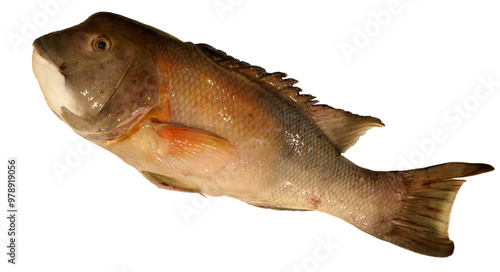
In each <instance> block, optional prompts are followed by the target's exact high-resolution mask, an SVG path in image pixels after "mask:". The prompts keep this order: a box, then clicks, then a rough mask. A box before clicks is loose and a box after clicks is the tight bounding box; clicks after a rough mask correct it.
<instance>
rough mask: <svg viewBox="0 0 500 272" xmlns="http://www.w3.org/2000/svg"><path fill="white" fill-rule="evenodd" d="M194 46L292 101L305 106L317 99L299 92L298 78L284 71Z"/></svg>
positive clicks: (201, 44) (199, 45)
mask: <svg viewBox="0 0 500 272" xmlns="http://www.w3.org/2000/svg"><path fill="white" fill-rule="evenodd" d="M196 46H197V47H198V48H199V49H200V50H201V51H202V52H204V53H205V54H206V55H207V56H208V57H209V58H210V59H211V60H213V61H214V62H216V63H218V64H220V65H222V66H224V67H226V68H228V69H230V70H233V71H236V72H238V73H240V74H242V75H244V76H246V77H247V78H249V79H251V80H253V81H255V82H259V83H261V84H265V85H269V86H272V87H274V89H276V91H279V92H281V93H283V94H285V95H287V96H288V97H290V98H291V99H292V100H293V101H295V102H297V103H299V104H301V105H303V106H304V107H306V108H308V107H310V106H312V105H314V104H315V103H317V101H316V100H314V98H315V97H314V96H312V95H308V94H300V92H301V91H302V90H301V89H300V88H298V87H295V86H293V85H294V84H295V83H297V82H298V80H296V79H293V78H286V76H287V74H286V73H282V72H275V73H268V72H266V70H265V69H264V68H262V67H259V66H254V65H250V64H248V63H247V62H244V61H240V60H238V59H235V58H233V57H231V56H229V55H227V54H226V53H225V52H223V51H221V50H218V49H215V48H213V47H212V46H210V45H208V44H204V43H200V44H196Z"/></svg>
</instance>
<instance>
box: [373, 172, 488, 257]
mask: <svg viewBox="0 0 500 272" xmlns="http://www.w3.org/2000/svg"><path fill="white" fill-rule="evenodd" d="M493 169H494V168H493V167H492V166H491V165H488V164H469V163H446V164H440V165H435V166H431V167H427V168H422V169H414V170H409V171H401V172H392V173H395V174H396V176H397V177H398V178H397V179H400V180H402V183H403V184H404V187H405V192H404V193H403V194H402V196H401V202H400V206H399V208H398V209H397V210H396V211H395V213H394V215H393V217H392V226H391V227H390V230H389V231H388V232H387V233H386V234H385V235H383V236H384V237H383V238H382V239H384V240H386V241H388V242H391V243H394V244H396V245H398V246H401V247H403V248H406V249H409V250H412V251H415V252H418V253H421V254H425V255H429V256H435V257H447V256H450V255H451V254H452V253H453V249H454V245H453V241H451V240H450V239H449V238H448V224H449V220H450V212H451V207H452V205H453V201H454V200H455V196H456V194H457V192H458V190H459V189H460V186H461V185H462V184H463V183H464V182H465V180H457V179H454V178H457V177H467V176H472V175H478V174H481V173H485V172H488V171H492V170H493Z"/></svg>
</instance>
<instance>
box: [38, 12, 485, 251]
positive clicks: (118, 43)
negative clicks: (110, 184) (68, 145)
mask: <svg viewBox="0 0 500 272" xmlns="http://www.w3.org/2000/svg"><path fill="white" fill-rule="evenodd" d="M33 45H34V50H33V71H34V73H35V76H36V77H37V79H38V81H39V84H40V87H41V89H42V92H43V94H44V97H45V99H46V102H47V104H48V105H49V107H50V108H51V109H52V111H53V112H54V113H55V114H56V115H57V116H58V117H59V118H60V119H61V120H63V121H64V122H66V123H67V124H68V125H69V126H70V127H71V128H72V129H73V130H74V131H75V132H76V133H78V134H79V135H81V136H83V137H85V138H86V139H88V140H90V141H92V142H94V143H95V144H97V145H99V146H101V147H103V148H105V149H107V150H109V151H110V152H112V153H114V154H116V155H117V156H118V157H120V158H121V159H122V160H124V161H125V162H126V163H128V164H129V165H131V166H133V167H135V168H136V169H137V170H139V171H140V172H141V173H142V174H143V175H144V176H145V177H146V178H147V179H148V180H149V181H151V182H152V183H154V184H155V185H157V186H158V187H159V188H164V189H169V190H177V191H183V192H195V193H201V194H204V195H209V196H223V195H224V196H229V197H233V198H236V199H239V200H241V201H244V202H246V203H249V204H252V205H255V206H259V207H266V208H273V209H278V210H316V211H320V212H324V213H327V214H331V215H333V216H336V217H339V218H341V219H343V220H345V221H347V222H348V223H350V224H352V225H354V226H356V227H357V228H359V229H361V230H363V231H365V232H367V233H369V234H371V235H373V236H375V237H377V238H380V239H382V240H385V241H388V242H391V243H394V244H396V245H398V246H401V247H404V248H406V249H409V250H412V251H415V252H418V253H422V254H426V255H430V256H441V257H443V256H449V255H451V254H452V253H453V249H454V245H453V242H452V241H451V240H450V239H449V238H448V224H449V217H450V211H451V207H452V204H453V201H454V199H455V196H456V193H457V192H458V190H459V188H460V186H461V185H462V183H463V182H464V181H463V180H457V179H455V178H457V177H465V176H471V175H476V174H480V173H484V172H488V171H491V170H493V167H491V166H490V165H487V164H469V163H446V164H441V165H436V166H432V167H428V168H422V169H414V170H409V171H388V172H380V171H372V170H369V169H365V168H362V167H359V166H357V165H356V164H354V163H352V162H351V161H349V160H348V159H346V158H345V157H343V156H342V155H341V154H342V153H343V152H345V151H346V150H347V149H348V148H349V147H350V146H352V145H353V144H355V143H356V141H357V140H358V139H359V137H360V136H362V135H363V134H364V133H365V132H366V130H368V129H370V128H372V127H381V126H383V124H382V122H381V121H380V120H379V119H377V118H373V117H369V116H359V115H356V114H352V113H350V112H347V111H343V110H339V109H334V108H331V107H329V106H326V105H321V104H318V103H317V101H315V100H314V97H312V96H310V95H303V94H300V89H299V88H297V87H294V86H293V85H294V84H295V83H296V82H297V81H296V80H294V79H291V78H286V74H284V73H279V72H277V73H267V72H266V71H265V70H264V69H262V68H260V67H257V66H252V65H249V64H248V63H246V62H242V61H239V60H237V59H235V58H232V57H230V56H228V55H226V54H225V53H224V52H222V51H219V50H217V49H214V48H212V47H210V46H208V45H205V44H193V43H189V42H182V41H180V40H179V39H177V38H175V37H173V36H171V35H169V34H167V33H165V32H162V31H160V30H157V29H155V28H152V27H150V26H147V25H144V24H141V23H139V22H136V21H134V20H131V19H128V18H125V17H122V16H120V15H116V14H112V13H105V12H101V13H96V14H94V15H92V16H91V17H89V18H88V19H87V20H86V21H84V22H83V23H81V24H79V25H77V26H74V27H71V28H68V29H65V30H62V31H58V32H54V33H50V34H47V35H45V36H42V37H40V38H38V39H37V40H35V42H34V44H33Z"/></svg>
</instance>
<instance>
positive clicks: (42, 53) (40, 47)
mask: <svg viewBox="0 0 500 272" xmlns="http://www.w3.org/2000/svg"><path fill="white" fill-rule="evenodd" d="M33 47H34V48H35V50H36V52H37V53H38V55H40V56H41V57H42V58H43V59H45V60H46V61H48V62H49V63H50V64H52V65H54V66H56V67H57V65H56V64H55V63H54V61H53V60H52V59H51V58H50V56H49V55H48V54H47V52H46V51H45V49H43V45H42V41H41V40H40V38H38V39H36V40H35V41H34V42H33Z"/></svg>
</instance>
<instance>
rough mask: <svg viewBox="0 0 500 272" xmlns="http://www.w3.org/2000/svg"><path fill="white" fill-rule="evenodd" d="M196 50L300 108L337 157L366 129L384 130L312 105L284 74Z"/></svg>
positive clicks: (367, 121) (216, 52) (377, 123)
mask: <svg viewBox="0 0 500 272" xmlns="http://www.w3.org/2000/svg"><path fill="white" fill-rule="evenodd" d="M196 46H197V47H198V48H199V49H201V51H202V52H204V53H205V54H206V55H207V56H208V57H209V58H210V59H212V60H213V61H214V62H216V63H218V64H220V65H222V66H223V67H226V68H228V69H231V70H233V71H236V72H238V73H240V74H242V75H244V76H246V77H247V78H249V79H251V80H253V81H255V82H259V83H261V84H266V85H269V86H272V87H274V89H275V90H276V91H278V92H281V93H283V94H284V95H286V96H287V97H289V98H290V99H292V100H293V101H295V102H297V103H298V104H300V105H302V106H303V107H304V108H306V109H307V110H308V111H309V112H310V113H311V114H312V117H313V119H314V121H315V122H316V124H317V125H318V126H319V128H320V129H321V130H322V131H323V132H324V133H325V134H326V136H328V138H329V139H330V140H331V141H332V142H333V144H334V145H335V147H336V148H337V149H338V151H339V152H340V153H344V152H345V151H347V149H349V148H350V147H351V146H353V145H354V144H355V143H356V142H357V141H358V139H359V137H361V136H362V135H364V134H365V133H366V131H367V130H368V129H370V128H372V127H382V126H384V124H383V123H382V122H381V121H380V120H379V119H378V118H374V117H370V116H360V115H356V114H353V113H350V112H348V111H344V110H340V109H334V108H332V107H329V106H327V105H315V104H316V103H317V102H318V101H316V100H314V98H315V97H314V96H312V95H309V94H300V92H301V91H302V90H301V89H300V88H298V87H295V86H293V85H294V84H295V83H297V82H298V81H297V80H295V79H293V78H286V76H287V75H286V74H285V73H282V72H275V73H268V72H266V70H265V69H264V68H262V67H259V66H254V65H250V64H248V63H247V62H244V61H240V60H238V59H235V58H233V57H231V56H228V55H227V54H226V53H224V52H223V51H221V50H218V49H215V48H213V47H212V46H210V45H208V44H197V45H196Z"/></svg>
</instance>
